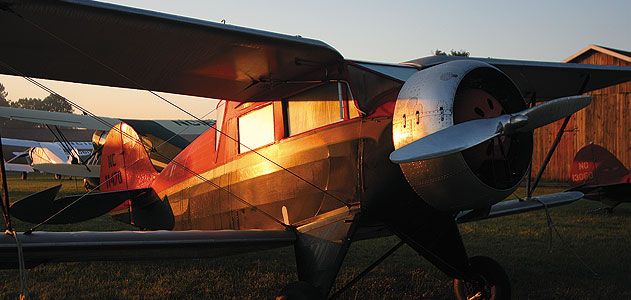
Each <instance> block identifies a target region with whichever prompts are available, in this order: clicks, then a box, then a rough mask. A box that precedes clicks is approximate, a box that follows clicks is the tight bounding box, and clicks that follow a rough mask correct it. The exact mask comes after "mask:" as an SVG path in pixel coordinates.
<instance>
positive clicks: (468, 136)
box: [390, 96, 592, 164]
mask: <svg viewBox="0 0 631 300" xmlns="http://www.w3.org/2000/svg"><path fill="white" fill-rule="evenodd" d="M591 101H592V98H591V97H590V96H571V97H564V98H558V99H554V100H551V101H548V102H545V103H543V104H541V105H537V106H535V107H532V108H529V109H526V110H523V111H521V112H518V113H514V114H507V115H501V116H498V117H495V118H488V119H475V120H471V121H467V122H463V123H459V124H456V125H454V126H450V127H447V128H445V129H443V130H439V131H437V132H434V133H432V134H430V135H428V136H425V137H423V138H421V139H419V140H416V141H414V142H412V143H410V144H408V145H405V146H403V147H401V148H399V149H398V150H395V151H393V152H392V153H391V154H390V160H391V161H392V162H394V163H399V164H400V163H407V162H414V161H420V160H427V159H432V158H436V157H441V156H445V155H449V154H453V153H457V152H460V151H463V150H466V149H469V148H471V147H474V146H476V145H479V144H481V143H483V142H485V141H488V140H490V139H493V138H495V137H498V136H501V135H511V134H515V133H518V132H528V131H532V130H534V129H535V128H539V127H541V126H544V125H547V124H550V123H552V122H554V121H556V120H559V119H561V118H564V117H567V116H570V115H572V114H573V113H575V112H577V111H579V110H581V109H583V108H584V107H586V106H587V105H589V103H591Z"/></svg>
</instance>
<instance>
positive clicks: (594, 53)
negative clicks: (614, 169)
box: [533, 45, 631, 182]
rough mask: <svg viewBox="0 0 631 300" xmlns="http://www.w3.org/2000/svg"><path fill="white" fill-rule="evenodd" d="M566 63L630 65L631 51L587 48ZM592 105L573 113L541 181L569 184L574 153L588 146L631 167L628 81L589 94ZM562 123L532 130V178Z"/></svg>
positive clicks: (594, 46) (630, 109)
mask: <svg viewBox="0 0 631 300" xmlns="http://www.w3.org/2000/svg"><path fill="white" fill-rule="evenodd" d="M565 62H567V63H580V64H595V65H614V66H631V52H627V51H622V50H617V49H611V48H606V47H602V46H598V45H589V46H587V47H585V48H583V49H582V50H580V51H578V52H577V53H575V54H574V55H572V56H570V57H568V58H567V59H566V60H565ZM589 95H591V96H592V103H591V105H590V106H588V107H587V108H586V109H583V110H581V111H579V112H578V113H576V114H575V115H574V116H573V117H572V119H571V120H570V122H569V123H568V126H567V127H566V129H565V133H564V135H563V138H562V140H561V143H560V144H559V146H558V148H557V151H556V153H555V154H554V156H553V157H552V159H551V161H550V163H549V165H548V167H547V170H546V172H545V173H544V175H543V177H542V180H543V181H546V182H568V181H569V175H568V173H569V169H570V164H571V163H572V160H573V159H574V154H576V152H577V151H578V150H579V149H581V148H582V147H583V146H585V145H587V144H589V143H592V142H593V143H596V144H599V145H601V146H603V147H605V148H607V149H608V150H609V151H611V153H613V154H614V155H615V156H616V157H618V159H620V161H621V162H622V163H623V164H624V165H625V166H627V167H629V166H631V82H626V83H622V84H619V85H615V86H612V87H609V88H604V89H600V90H596V91H592V92H590V93H589ZM562 123H563V121H562V120H560V121H557V122H556V123H554V124H551V125H549V126H546V127H543V128H540V129H537V130H536V131H535V137H534V139H535V149H534V153H533V176H534V174H536V172H537V170H538V169H539V167H540V166H541V164H542V162H543V160H544V158H545V156H546V153H547V151H548V149H549V148H550V145H551V144H552V142H553V141H554V139H555V137H556V134H557V132H558V130H559V128H560V127H561V124H562Z"/></svg>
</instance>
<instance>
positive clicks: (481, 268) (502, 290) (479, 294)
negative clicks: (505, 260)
mask: <svg viewBox="0 0 631 300" xmlns="http://www.w3.org/2000/svg"><path fill="white" fill-rule="evenodd" d="M469 262H470V263H471V269H472V271H473V272H475V273H477V275H479V276H480V277H482V279H483V280H484V282H469V281H464V280H463V279H458V278H455V279H454V296H455V298H456V299H459V300H461V299H493V300H499V299H510V298H511V287H510V280H509V279H508V275H506V272H505V271H504V268H502V266H500V264H499V263H497V262H496V261H495V260H493V259H492V258H490V257H486V256H474V257H471V258H470V259H469Z"/></svg>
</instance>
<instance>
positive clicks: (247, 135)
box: [237, 104, 274, 153]
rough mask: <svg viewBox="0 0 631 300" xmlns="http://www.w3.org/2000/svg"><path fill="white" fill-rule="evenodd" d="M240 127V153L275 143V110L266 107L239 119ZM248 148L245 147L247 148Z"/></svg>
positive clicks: (268, 106)
mask: <svg viewBox="0 0 631 300" xmlns="http://www.w3.org/2000/svg"><path fill="white" fill-rule="evenodd" d="M237 123H238V127H239V153H245V152H248V151H250V150H249V149H248V148H250V149H256V148H258V147H261V146H265V145H268V144H271V143H273V142H274V110H273V106H272V105H271V104H270V105H265V106H264V107H262V108H258V109H256V110H253V111H251V112H248V113H247V114H245V115H242V116H240V117H239V118H238V119H237ZM244 145H245V146H247V147H245V146H244Z"/></svg>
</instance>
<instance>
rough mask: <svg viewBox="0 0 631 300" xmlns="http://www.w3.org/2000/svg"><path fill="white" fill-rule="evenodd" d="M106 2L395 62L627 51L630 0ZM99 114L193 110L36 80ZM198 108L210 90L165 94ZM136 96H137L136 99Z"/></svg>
mask: <svg viewBox="0 0 631 300" xmlns="http://www.w3.org/2000/svg"><path fill="white" fill-rule="evenodd" d="M105 2H110V3H115V4H120V5H125V6H132V7H137V8H142V9H148V10H155V11H160V12H165V13H170V14H176V15H182V16H187V17H193V18H198V19H203V20H208V21H215V22H220V21H221V20H225V21H226V23H228V24H232V25H238V26H243V27H250V28H256V29H261V30H267V31H273V32H279V33H285V34H290V35H301V36H303V37H309V38H314V39H318V40H322V41H324V42H326V43H328V44H329V45H331V46H333V47H334V48H335V49H337V50H338V51H339V52H340V53H341V54H342V55H343V56H344V57H346V58H352V59H359V60H368V61H382V62H401V61H407V60H410V59H415V58H419V57H423V56H429V55H431V53H432V52H433V50H435V49H442V50H446V51H449V50H452V49H454V50H461V49H464V50H467V51H469V52H470V53H471V55H472V56H479V57H495V58H511V59H524V60H543V61H562V60H563V59H565V58H567V57H568V56H570V55H572V54H573V53H575V52H577V51H578V50H580V49H582V48H584V47H585V46H587V45H589V44H599V45H603V46H607V47H612V48H618V49H623V50H631V34H629V32H628V30H629V29H630V28H631V18H630V17H629V12H630V11H631V1H628V0H625V1H622V0H620V1H618V0H611V1H606V0H601V1H593V0H590V1H584V0H575V1H555V0H548V1H536V0H534V1H506V0H505V1H500V0H478V1H458V0H451V1H420V0H419V1H411V0H410V1H402V0H388V1H371V0H363V1H359V0H345V1H329V0H319V1H300V0H293V1H292V0H275V1H251V0H250V1H245V0H230V1H206V0H178V1H173V0H109V1H105ZM41 82H42V83H44V84H45V85H47V86H49V87H50V88H52V89H53V90H55V91H56V92H57V93H59V94H61V95H63V96H64V97H66V98H69V99H71V100H73V101H76V102H77V103H79V104H80V105H82V106H84V107H85V108H87V109H88V110H90V111H91V112H93V113H96V114H98V115H103V116H112V117H124V118H138V119H169V118H182V119H190V117H188V116H186V115H184V114H183V113H181V112H179V111H177V110H176V109H175V108H173V107H171V106H169V105H168V104H166V103H164V102H163V101H162V100H160V99H158V98H157V97H155V96H153V95H151V94H149V93H148V92H146V91H134V90H127V89H118V88H108V87H95V86H90V85H83V84H71V83H63V82H55V81H48V80H41ZM0 83H2V84H3V85H4V86H5V87H6V90H7V91H8V92H9V96H8V98H9V99H10V100H17V99H19V98H23V97H38V98H43V97H45V96H47V95H48V93H47V92H45V91H42V90H40V89H39V88H37V87H35V86H34V85H32V84H31V83H28V82H27V81H26V80H24V79H23V78H19V77H11V76H4V75H0ZM163 95H164V96H165V97H166V98H167V99H169V100H171V101H173V102H176V103H177V104H178V105H181V106H182V107H183V108H184V109H186V110H187V111H189V112H191V113H193V114H194V115H196V116H198V117H201V116H203V115H205V114H207V113H208V112H209V111H211V109H212V108H213V107H214V106H215V102H214V101H213V100H209V99H203V98H196V97H185V96H179V95H171V94H163ZM132 100H133V101H132Z"/></svg>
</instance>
